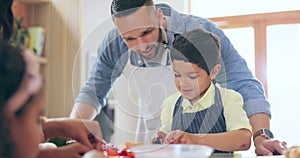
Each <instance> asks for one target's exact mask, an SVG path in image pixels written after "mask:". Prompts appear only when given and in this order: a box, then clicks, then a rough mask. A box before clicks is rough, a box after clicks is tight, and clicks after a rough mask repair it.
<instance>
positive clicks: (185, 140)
mask: <svg viewBox="0 0 300 158" xmlns="http://www.w3.org/2000/svg"><path fill="white" fill-rule="evenodd" d="M194 137H195V136H194V135H193V134H190V133H187V132H184V131H181V130H175V131H172V132H171V133H170V134H169V135H167V136H166V138H165V143H166V144H197V140H198V139H195V138H194Z"/></svg>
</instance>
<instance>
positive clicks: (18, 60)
mask: <svg viewBox="0 0 300 158" xmlns="http://www.w3.org/2000/svg"><path fill="white" fill-rule="evenodd" d="M24 74H25V61H24V58H23V56H22V54H21V50H19V49H18V48H14V47H12V46H10V45H9V44H8V43H7V42H6V41H4V40H2V39H0V128H1V130H0V140H1V141H0V157H11V156H12V154H13V153H12V152H13V141H12V140H11V138H10V136H9V133H10V132H9V121H8V120H7V117H6V116H7V114H6V113H5V112H6V110H5V105H6V102H7V101H8V100H9V98H10V97H11V96H12V95H13V94H14V93H15V92H16V91H17V90H18V89H19V87H20V85H21V83H22V80H23V76H24Z"/></svg>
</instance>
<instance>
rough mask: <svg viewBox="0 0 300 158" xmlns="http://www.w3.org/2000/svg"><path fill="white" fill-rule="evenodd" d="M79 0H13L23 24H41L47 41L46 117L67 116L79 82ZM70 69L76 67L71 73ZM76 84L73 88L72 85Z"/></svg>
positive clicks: (43, 59) (44, 66) (44, 64)
mask: <svg viewBox="0 0 300 158" xmlns="http://www.w3.org/2000/svg"><path fill="white" fill-rule="evenodd" d="M82 2H83V1H82V0H14V3H16V4H17V5H18V6H17V7H18V8H17V7H16V6H15V10H14V13H18V12H21V13H18V14H15V15H16V16H18V15H22V16H24V17H25V21H24V22H25V24H26V26H43V27H45V30H46V40H45V45H44V51H43V55H42V57H37V59H38V60H39V61H40V63H41V64H42V72H43V77H44V111H45V114H46V115H47V116H48V117H67V116H69V113H70V111H71V109H72V107H73V104H74V98H75V97H76V95H77V94H76V91H78V89H77V88H76V87H75V86H79V85H80V69H79V68H78V67H80V62H78V61H80V55H78V52H80V45H81V42H82V20H81V16H82ZM73 69H74V70H76V71H74V72H73ZM74 87H75V88H74Z"/></svg>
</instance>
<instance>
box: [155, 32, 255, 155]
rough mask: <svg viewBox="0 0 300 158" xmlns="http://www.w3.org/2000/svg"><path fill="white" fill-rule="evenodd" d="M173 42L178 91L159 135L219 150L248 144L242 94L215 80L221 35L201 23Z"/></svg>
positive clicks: (163, 116) (167, 140) (166, 107)
mask: <svg viewBox="0 0 300 158" xmlns="http://www.w3.org/2000/svg"><path fill="white" fill-rule="evenodd" d="M173 44H174V45H173V49H172V50H171V58H172V62H173V70H174V80H175V84H176V87H177V89H178V91H179V92H177V93H175V94H173V95H171V96H169V97H168V98H167V99H166V100H165V101H164V103H163V109H162V113H161V121H162V127H161V128H160V131H159V132H158V133H157V135H156V136H155V139H159V140H160V142H163V143H175V144H201V145H207V146H210V147H212V148H214V149H216V151H215V152H231V151H237V150H247V149H249V147H250V144H251V126H250V124H249V120H248V118H247V116H246V112H245V111H244V110H243V107H242V106H243V98H242V96H241V95H240V94H239V93H237V92H235V91H233V90H229V89H224V88H221V87H220V86H219V85H217V84H216V83H215V82H214V79H215V77H216V76H217V74H218V72H219V71H220V69H221V65H220V57H221V54H220V52H221V50H220V43H219V39H218V38H217V37H216V36H214V35H213V34H212V33H209V32H206V31H204V30H202V29H196V30H192V31H189V32H186V33H183V34H182V35H179V36H177V37H176V38H175V41H174V43H173Z"/></svg>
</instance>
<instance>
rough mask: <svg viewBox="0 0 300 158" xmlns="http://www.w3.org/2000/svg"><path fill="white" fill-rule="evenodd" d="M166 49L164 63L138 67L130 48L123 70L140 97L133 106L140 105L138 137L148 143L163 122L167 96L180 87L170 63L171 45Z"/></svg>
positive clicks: (162, 60) (137, 96)
mask: <svg viewBox="0 0 300 158" xmlns="http://www.w3.org/2000/svg"><path fill="white" fill-rule="evenodd" d="M163 53H164V54H163V56H162V59H161V63H160V64H161V65H160V66H157V67H137V66H134V65H132V64H131V61H130V55H131V51H129V53H128V54H129V57H128V62H127V64H126V66H125V68H124V70H123V74H124V76H125V78H126V79H127V81H128V85H129V86H130V87H131V89H132V90H133V91H134V93H135V94H134V95H136V96H135V97H136V98H138V99H137V101H135V103H136V106H133V107H138V114H137V116H136V117H138V124H137V130H136V132H137V133H136V138H135V140H136V141H142V142H143V143H145V144H148V143H150V141H151V137H152V136H153V135H154V134H155V133H156V132H157V131H158V130H159V128H160V126H161V121H160V114H161V109H162V103H163V101H164V99H166V98H167V97H168V96H169V95H170V94H172V93H174V92H175V91H176V87H175V84H174V78H173V76H174V73H173V70H172V67H171V65H168V66H166V63H167V60H168V56H169V49H167V48H166V49H165V51H164V52H163ZM129 96H130V95H129Z"/></svg>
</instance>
